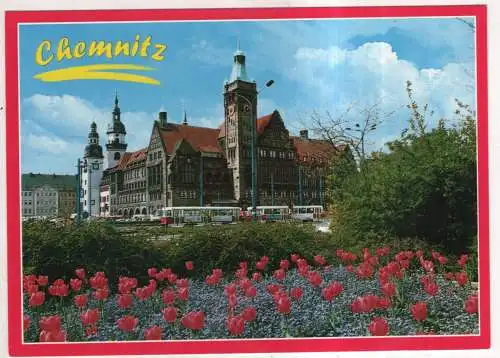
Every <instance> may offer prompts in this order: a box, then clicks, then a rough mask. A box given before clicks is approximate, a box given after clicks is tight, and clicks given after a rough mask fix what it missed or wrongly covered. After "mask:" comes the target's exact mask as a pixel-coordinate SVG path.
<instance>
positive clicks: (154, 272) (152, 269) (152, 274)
mask: <svg viewBox="0 0 500 358" xmlns="http://www.w3.org/2000/svg"><path fill="white" fill-rule="evenodd" d="M157 274H158V270H157V269H156V267H150V268H148V276H149V277H151V278H155V277H156V275H157Z"/></svg>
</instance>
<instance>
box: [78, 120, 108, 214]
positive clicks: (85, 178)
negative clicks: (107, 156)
mask: <svg viewBox="0 0 500 358" xmlns="http://www.w3.org/2000/svg"><path fill="white" fill-rule="evenodd" d="M103 170H104V156H103V154H102V147H101V146H100V145H99V133H97V125H96V124H95V122H92V124H91V126H90V133H89V136H88V143H87V146H86V147H85V153H84V155H83V163H82V167H81V176H80V178H81V179H80V180H81V183H80V187H81V188H82V190H83V198H81V201H82V207H83V212H84V213H86V215H88V216H99V215H100V212H99V211H100V209H99V208H100V192H99V190H100V185H101V179H102V173H103Z"/></svg>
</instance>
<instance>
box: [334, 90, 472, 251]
mask: <svg viewBox="0 0 500 358" xmlns="http://www.w3.org/2000/svg"><path fill="white" fill-rule="evenodd" d="M408 91H409V94H410V100H411V104H410V105H409V106H408V107H409V108H410V109H411V113H412V114H411V115H412V118H411V120H410V122H409V128H408V129H407V130H406V131H404V132H403V133H402V135H401V138H400V139H398V140H395V141H393V142H390V143H387V147H388V151H387V152H380V153H375V154H374V155H373V156H372V157H371V158H370V159H368V160H366V161H365V162H364V163H362V165H361V167H360V170H359V171H357V172H354V173H352V174H351V175H349V176H348V177H346V178H344V179H343V180H342V182H341V183H339V182H338V181H334V180H329V183H331V185H332V186H334V187H333V188H331V189H330V191H331V192H341V193H342V195H341V196H336V199H337V200H336V201H335V202H334V211H335V213H336V216H335V218H334V221H333V222H332V230H333V232H334V233H335V236H336V238H337V241H339V242H342V243H345V244H348V245H350V244H352V245H355V244H356V242H361V243H362V244H363V245H367V242H369V241H381V240H385V238H387V237H398V238H407V237H409V238H415V239H417V240H418V241H420V242H425V243H426V244H427V245H428V246H431V247H437V248H438V247H441V248H443V249H444V250H445V252H447V253H449V254H454V255H458V254H461V253H463V252H467V251H469V250H470V247H471V244H472V242H473V239H472V238H473V237H474V236H475V235H476V234H477V185H476V182H477V175H476V169H477V165H476V140H475V135H476V132H475V125H476V123H475V119H474V117H473V114H472V112H470V110H469V109H468V108H467V107H466V106H464V105H463V104H460V103H459V104H458V108H459V109H458V110H457V114H458V118H457V120H456V121H455V124H454V125H449V124H447V123H446V122H445V121H444V120H442V121H440V122H439V123H438V125H437V127H436V128H434V129H432V130H428V129H427V128H426V123H425V115H424V114H425V112H426V108H424V109H423V110H421V109H420V108H419V107H418V105H417V104H416V103H415V102H414V101H413V100H412V97H411V88H410V87H409V88H408ZM461 111H465V113H464V114H462V113H461ZM337 172H342V173H344V172H345V171H340V170H337Z"/></svg>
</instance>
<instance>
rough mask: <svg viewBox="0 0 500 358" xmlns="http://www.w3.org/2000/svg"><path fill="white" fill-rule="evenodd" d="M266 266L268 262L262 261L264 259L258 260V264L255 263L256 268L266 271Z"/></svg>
mask: <svg viewBox="0 0 500 358" xmlns="http://www.w3.org/2000/svg"><path fill="white" fill-rule="evenodd" d="M266 266H267V263H266V262H262V261H258V262H257V263H256V264H255V268H256V269H257V270H259V271H264V270H265V269H266Z"/></svg>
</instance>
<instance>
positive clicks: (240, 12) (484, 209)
mask: <svg viewBox="0 0 500 358" xmlns="http://www.w3.org/2000/svg"><path fill="white" fill-rule="evenodd" d="M434 16H439V17H443V16H444V17H458V16H475V17H476V50H477V57H476V60H477V86H476V88H477V128H478V131H477V136H478V224H479V228H478V230H479V256H480V263H479V285H480V303H479V310H480V335H476V336H443V337H436V336H429V337H383V338H374V337H360V338H311V339H301V338H296V339H268V340H213V341H179V342H175V341H174V342H172V341H168V342H126V343H122V342H116V343H62V344H61V343H56V344H37V343H31V344H23V343H22V332H23V330H22V320H21V318H22V305H21V299H20V297H21V296H22V287H21V277H22V268H21V257H22V256H21V223H20V215H19V213H20V200H19V193H20V160H19V150H20V147H19V82H18V81H19V78H18V74H19V71H18V65H19V62H18V56H17V53H18V24H20V23H46V22H54V23H56V22H114V21H116V22H120V21H162V20H164V21H169V20H263V19H326V18H377V17H434ZM5 20H6V21H5V34H6V44H5V50H6V51H5V53H6V94H7V106H6V113H7V121H6V163H7V233H8V237H7V240H8V244H7V255H8V289H9V292H8V308H9V313H8V337H9V338H8V342H9V353H10V355H12V356H61V355H65V356H82V355H142V354H204V353H205V354H216V353H219V354H222V353H270V352H275V353H278V352H328V351H331V352H342V351H382V350H446V349H453V350H457V349H488V348H490V345H491V332H490V326H491V325H490V323H491V322H490V319H491V317H490V280H489V277H490V275H489V259H490V255H489V192H488V97H487V94H488V90H487V30H486V26H487V7H486V5H465V6H386V7H384V6H381V7H336V8H236V9H169V10H156V9H154V10H153V9H151V10H82V11H74V10H71V11H67V10H57V11H8V12H6V16H5Z"/></svg>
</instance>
